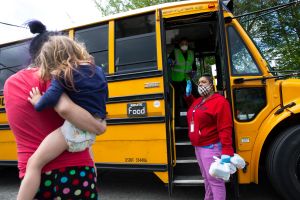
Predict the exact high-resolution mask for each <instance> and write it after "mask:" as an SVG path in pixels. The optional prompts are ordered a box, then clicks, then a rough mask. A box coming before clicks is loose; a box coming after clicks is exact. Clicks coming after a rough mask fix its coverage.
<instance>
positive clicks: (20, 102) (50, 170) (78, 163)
mask: <svg viewBox="0 0 300 200" xmlns="http://www.w3.org/2000/svg"><path fill="white" fill-rule="evenodd" d="M28 25H29V28H30V31H31V32H32V33H38V35H36V36H35V37H34V38H33V39H32V40H31V42H30V46H29V52H30V55H31V60H32V61H34V60H35V59H36V56H37V55H38V54H39V52H40V49H41V47H42V45H43V44H44V43H45V42H46V41H48V39H49V37H50V36H52V35H57V34H60V33H58V32H51V31H47V30H46V27H45V26H44V25H43V24H42V23H41V22H39V21H32V22H30V23H29V24H28ZM30 66H31V67H29V68H26V69H23V70H20V71H19V72H17V73H16V74H14V75H12V76H11V77H9V78H8V79H7V81H6V82H5V85H4V99H5V109H6V113H7V117H8V122H9V125H10V128H11V130H12V132H13V134H14V136H15V139H16V143H17V152H18V168H19V177H20V178H21V179H23V177H24V175H25V172H26V165H27V163H28V160H29V158H30V157H31V156H32V155H33V153H34V152H35V150H36V149H37V148H38V147H39V145H40V144H41V142H42V141H43V140H44V139H45V138H46V136H47V135H48V134H49V133H51V132H52V131H54V130H56V129H57V128H59V127H60V126H61V125H62V124H63V122H64V121H63V118H64V119H67V120H68V121H70V122H71V123H72V124H74V125H75V126H76V127H78V128H80V129H82V130H86V131H89V132H92V133H99V134H100V133H101V132H103V128H105V127H103V124H102V123H100V122H99V121H98V120H96V119H95V118H94V117H93V116H92V115H91V114H90V113H89V112H88V111H86V110H85V109H83V108H81V107H80V106H78V105H76V104H74V102H73V101H72V100H70V98H69V97H68V96H67V95H66V94H63V95H62V96H61V97H60V99H59V101H58V103H57V104H56V106H55V107H54V109H53V108H48V109H45V110H44V111H42V112H36V111H35V110H34V108H33V106H32V105H31V104H30V102H29V101H28V94H29V92H30V91H31V89H32V88H33V87H35V86H38V88H39V90H40V91H42V92H45V91H46V89H47V88H48V87H49V83H50V82H49V81H44V80H42V79H41V76H40V68H39V67H38V66H36V64H35V63H34V62H33V63H32V64H31V65H30ZM55 111H56V112H55ZM82 174H84V175H85V176H81V175H82ZM96 180H97V177H96V171H95V168H94V162H93V159H92V157H91V155H90V152H89V150H88V149H86V150H84V151H81V152H75V153H71V152H68V151H64V152H63V153H62V154H61V155H59V156H58V157H57V158H55V159H54V160H52V161H51V162H50V163H48V164H47V165H46V166H45V167H44V168H43V169H42V175H41V184H40V187H39V189H38V190H36V194H35V197H34V199H40V200H47V199H49V200H50V199H51V200H52V199H97V197H98V193H97V188H96ZM87 184H88V187H86V186H87ZM31 186H32V185H31V184H27V185H26V187H27V188H28V189H30V187H31ZM19 199H20V198H19ZM32 199H33V198H31V200H32ZM22 200H26V199H22Z"/></svg>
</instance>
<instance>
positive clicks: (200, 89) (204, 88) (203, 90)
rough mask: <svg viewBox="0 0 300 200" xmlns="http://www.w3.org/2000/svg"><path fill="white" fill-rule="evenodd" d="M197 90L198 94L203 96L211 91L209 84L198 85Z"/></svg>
mask: <svg viewBox="0 0 300 200" xmlns="http://www.w3.org/2000/svg"><path fill="white" fill-rule="evenodd" d="M198 92H199V94H200V96H202V97H205V96H207V95H208V94H209V93H210V92H211V85H206V86H200V85H199V86H198Z"/></svg>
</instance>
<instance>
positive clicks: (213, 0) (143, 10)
mask: <svg viewBox="0 0 300 200" xmlns="http://www.w3.org/2000/svg"><path fill="white" fill-rule="evenodd" d="M198 3H203V4H209V3H218V1H217V0H188V1H180V2H169V3H163V4H158V5H154V6H148V7H144V8H138V9H135V10H130V11H126V12H122V13H118V14H114V15H110V16H105V17H102V18H101V19H99V20H97V21H94V22H91V23H88V24H82V25H79V26H74V27H68V28H65V29H63V30H59V31H68V30H71V29H75V28H80V27H83V26H87V25H93V24H97V23H102V22H108V21H110V20H113V19H120V18H124V17H128V16H134V15H137V14H143V13H148V12H151V11H153V12H154V11H155V10H158V9H164V8H175V7H179V6H182V5H189V4H190V5H192V4H198ZM30 38H32V37H29V38H23V39H20V40H16V41H10V42H7V43H2V44H0V45H1V46H6V45H9V44H12V43H17V42H22V41H26V40H28V39H30Z"/></svg>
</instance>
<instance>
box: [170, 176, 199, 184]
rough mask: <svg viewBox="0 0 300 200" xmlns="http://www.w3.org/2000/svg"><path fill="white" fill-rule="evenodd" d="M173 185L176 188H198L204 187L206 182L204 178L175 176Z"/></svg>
mask: <svg viewBox="0 0 300 200" xmlns="http://www.w3.org/2000/svg"><path fill="white" fill-rule="evenodd" d="M173 184H174V185H176V186H191V185H194V186H197V185H203V184H204V180H203V177H202V176H175V177H174V180H173Z"/></svg>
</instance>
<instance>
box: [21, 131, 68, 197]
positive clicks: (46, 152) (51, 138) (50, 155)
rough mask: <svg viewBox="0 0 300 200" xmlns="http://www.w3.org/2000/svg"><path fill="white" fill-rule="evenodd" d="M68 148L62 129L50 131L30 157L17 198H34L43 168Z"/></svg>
mask: <svg viewBox="0 0 300 200" xmlns="http://www.w3.org/2000/svg"><path fill="white" fill-rule="evenodd" d="M67 148H68V145H67V143H66V141H65V138H64V136H63V135H62V133H61V129H60V128H58V129H56V130H55V131H53V132H52V133H50V134H49V135H48V136H47V137H46V138H45V139H44V140H43V141H42V143H41V144H40V146H39V147H38V149H37V150H36V151H35V152H34V154H33V155H32V156H31V157H30V158H29V160H28V163H27V166H26V173H25V176H24V178H23V180H22V183H21V186H20V190H19V193H18V197H17V200H32V199H33V197H34V196H35V194H36V192H37V191H38V188H39V186H40V182H41V170H42V168H43V167H44V166H45V165H46V164H47V163H48V162H50V161H51V160H53V159H54V158H56V157H57V156H59V155H60V154H61V153H62V152H63V151H65V150H66V149H67Z"/></svg>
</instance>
